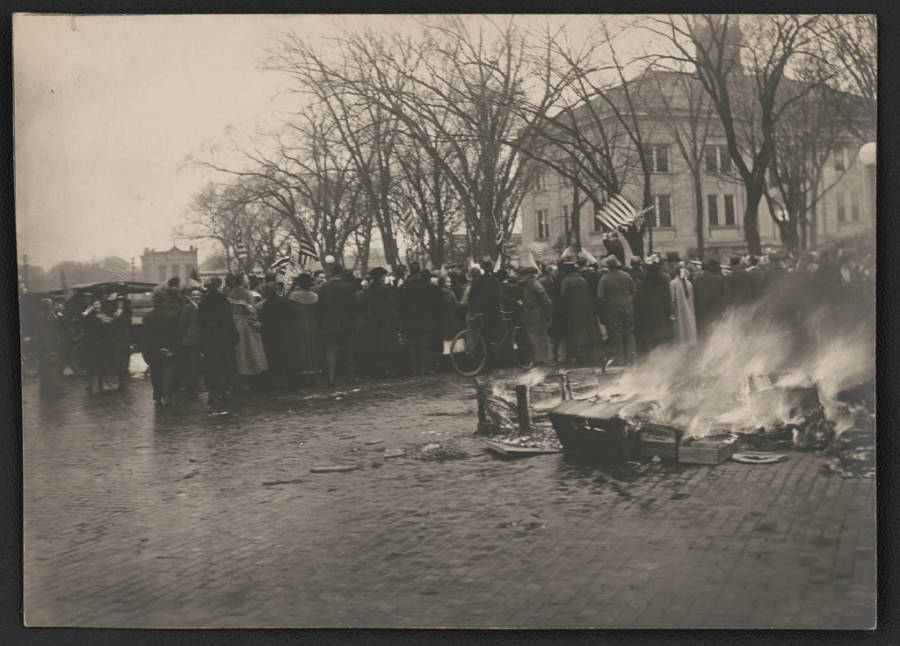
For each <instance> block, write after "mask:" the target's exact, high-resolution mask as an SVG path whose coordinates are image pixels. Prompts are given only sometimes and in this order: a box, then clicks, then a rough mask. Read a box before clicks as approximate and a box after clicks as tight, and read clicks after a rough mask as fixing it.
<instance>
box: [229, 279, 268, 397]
mask: <svg viewBox="0 0 900 646" xmlns="http://www.w3.org/2000/svg"><path fill="white" fill-rule="evenodd" d="M235 282H236V285H235V286H234V288H232V290H231V291H230V292H229V293H228V301H229V302H230V303H231V317H232V319H234V326H235V328H237V332H238V342H237V345H236V346H235V348H234V358H235V364H236V366H237V374H238V376H239V377H244V378H245V381H250V379H248V378H252V377H254V376H256V375H259V374H261V373H263V372H265V371H266V370H268V368H269V364H268V363H267V362H266V351H265V348H264V347H263V342H262V334H261V333H260V324H259V319H258V318H257V312H256V305H255V304H254V300H255V299H254V295H253V293H252V292H251V291H250V290H249V289H248V288H247V277H246V276H245V275H244V274H240V275H238V276H237V277H236V278H235ZM247 385H248V386H249V385H250V384H249V383H247Z"/></svg>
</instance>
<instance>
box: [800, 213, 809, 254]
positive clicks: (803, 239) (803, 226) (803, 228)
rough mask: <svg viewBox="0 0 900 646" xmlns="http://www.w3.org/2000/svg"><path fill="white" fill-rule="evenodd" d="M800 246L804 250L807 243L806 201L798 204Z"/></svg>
mask: <svg viewBox="0 0 900 646" xmlns="http://www.w3.org/2000/svg"><path fill="white" fill-rule="evenodd" d="M799 220H800V248H801V249H803V250H804V251H805V250H806V249H807V248H808V243H809V223H808V222H807V221H806V203H805V201H804V203H803V204H801V205H800V217H799Z"/></svg>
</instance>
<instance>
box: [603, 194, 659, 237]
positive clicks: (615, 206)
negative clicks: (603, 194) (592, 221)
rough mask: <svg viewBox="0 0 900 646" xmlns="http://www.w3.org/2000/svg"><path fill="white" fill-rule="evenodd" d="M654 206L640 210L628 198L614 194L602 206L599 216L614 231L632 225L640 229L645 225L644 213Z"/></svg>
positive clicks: (622, 229)
mask: <svg viewBox="0 0 900 646" xmlns="http://www.w3.org/2000/svg"><path fill="white" fill-rule="evenodd" d="M652 208H653V207H650V208H647V209H644V210H643V211H641V212H638V211H636V210H635V208H634V207H633V206H632V205H631V202H629V201H628V200H627V199H626V198H624V197H622V196H621V195H613V196H612V197H610V198H609V199H608V200H607V201H606V203H605V204H604V205H603V206H602V207H601V208H600V211H599V212H598V213H597V218H598V219H599V220H600V221H601V222H602V223H603V224H605V225H606V226H607V227H608V228H610V229H612V230H613V231H617V230H618V231H625V230H626V229H628V228H629V227H632V226H634V227H636V228H637V229H640V228H641V227H642V226H644V213H646V212H647V211H649V210H650V209H652Z"/></svg>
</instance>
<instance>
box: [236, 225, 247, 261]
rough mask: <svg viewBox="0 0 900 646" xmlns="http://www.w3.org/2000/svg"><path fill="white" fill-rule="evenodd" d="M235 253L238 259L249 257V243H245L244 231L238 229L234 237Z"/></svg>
mask: <svg viewBox="0 0 900 646" xmlns="http://www.w3.org/2000/svg"><path fill="white" fill-rule="evenodd" d="M234 253H235V254H237V257H238V260H245V259H246V258H247V245H246V244H244V232H243V231H238V233H237V236H236V237H235V239H234Z"/></svg>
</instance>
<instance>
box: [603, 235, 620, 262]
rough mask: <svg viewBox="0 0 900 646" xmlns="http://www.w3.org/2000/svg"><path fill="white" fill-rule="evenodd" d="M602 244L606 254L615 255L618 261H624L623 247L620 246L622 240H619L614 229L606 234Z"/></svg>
mask: <svg viewBox="0 0 900 646" xmlns="http://www.w3.org/2000/svg"><path fill="white" fill-rule="evenodd" d="M603 246H604V247H606V253H607V254H609V255H611V256H615V257H616V259H617V260H618V261H619V262H620V263H624V262H625V247H623V246H622V241H621V240H619V234H618V233H617V232H616V231H612V232H610V233H609V235H607V236H606V238H605V239H604V240H603Z"/></svg>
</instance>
